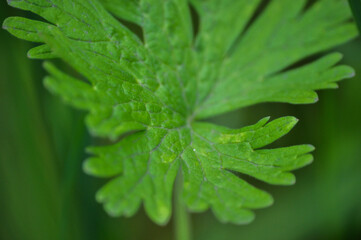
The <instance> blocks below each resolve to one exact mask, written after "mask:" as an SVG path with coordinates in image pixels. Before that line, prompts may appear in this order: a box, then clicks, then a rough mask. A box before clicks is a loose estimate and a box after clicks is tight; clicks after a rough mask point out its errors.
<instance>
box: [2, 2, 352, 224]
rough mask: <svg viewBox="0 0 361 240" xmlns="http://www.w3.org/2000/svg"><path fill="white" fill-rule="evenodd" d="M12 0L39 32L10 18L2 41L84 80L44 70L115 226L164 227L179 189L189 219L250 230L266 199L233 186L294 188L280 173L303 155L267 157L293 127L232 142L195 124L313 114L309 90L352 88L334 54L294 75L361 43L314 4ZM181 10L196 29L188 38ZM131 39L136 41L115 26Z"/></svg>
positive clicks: (248, 131)
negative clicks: (205, 217)
mask: <svg viewBox="0 0 361 240" xmlns="http://www.w3.org/2000/svg"><path fill="white" fill-rule="evenodd" d="M306 2H307V1H305V0H299V1H292V0H280V1H278V0H277V1H271V2H270V3H268V4H266V5H264V2H262V1H260V0H248V1H245V0H244V1H243V0H242V1H233V0H207V1H206V0H191V1H189V2H188V1H186V0H164V1H154V0H131V1H125V0H87V1H86V0H26V1H25V0H12V1H9V4H10V5H12V6H14V7H17V8H20V9H23V10H28V11H32V12H33V13H35V14H38V15H39V16H41V17H42V18H43V19H44V21H36V20H30V19H26V18H20V17H11V18H8V19H6V20H5V22H4V24H3V27H4V28H5V29H7V30H8V31H9V32H10V33H11V34H13V35H15V36H16V37H19V38H22V39H24V40H27V41H31V42H37V43H40V45H39V46H37V47H35V48H33V49H31V50H30V51H29V52H28V56H29V57H31V58H37V59H51V58H61V59H63V60H64V61H65V62H67V63H68V64H69V65H70V66H71V67H73V68H74V69H75V70H76V71H77V72H78V73H80V75H81V76H82V77H79V78H75V77H73V76H69V75H67V74H65V73H64V72H62V71H60V70H59V69H57V68H56V67H55V66H54V65H53V64H52V63H50V62H45V64H44V66H45V68H46V69H47V71H48V72H49V76H48V77H46V78H45V86H46V87H47V88H48V89H49V90H50V91H51V92H53V93H54V94H56V95H59V96H60V97H62V98H63V99H64V101H65V102H67V103H69V104H71V105H73V106H74V107H77V108H79V109H83V110H86V111H88V115H87V118H86V123H87V126H88V128H89V131H90V132H91V133H92V134H93V135H94V136H99V137H105V138H110V139H113V140H116V139H119V137H121V138H120V140H117V141H116V142H115V143H114V144H112V145H109V146H96V147H90V148H89V149H88V151H89V152H90V153H91V154H92V157H90V158H89V159H87V160H86V161H85V163H84V170H85V172H87V173H89V174H91V175H94V176H98V177H106V178H112V179H111V180H110V181H109V182H108V183H107V184H106V185H105V186H104V187H103V188H102V189H101V190H100V191H99V192H98V193H97V195H96V198H97V200H98V201H99V202H101V203H103V204H104V207H105V209H106V211H107V212H108V213H109V214H110V215H112V216H132V215H134V214H135V212H136V211H137V210H138V209H139V207H140V206H141V204H143V205H144V208H145V210H146V212H147V214H148V215H149V217H150V218H151V219H152V220H153V221H155V222H157V223H158V224H165V223H167V221H168V220H169V218H170V216H171V212H172V210H171V209H172V195H173V184H174V181H175V179H176V176H177V174H182V175H183V179H184V180H183V199H184V202H185V203H186V205H187V207H188V209H189V210H191V211H195V212H200V211H204V210H206V209H209V208H210V209H211V210H212V211H213V212H214V214H215V215H216V216H217V217H218V219H219V220H221V221H222V222H232V223H237V224H243V223H248V222H250V221H252V219H253V218H254V213H253V211H252V210H253V209H257V208H262V207H266V206H269V205H270V204H272V202H273V200H272V197H271V196H270V195H269V194H268V193H266V192H264V191H263V190H260V189H258V188H256V187H254V186H252V185H251V184H249V183H248V182H247V181H246V180H244V179H243V178H242V176H243V175H248V176H251V177H253V178H255V179H258V180H261V181H264V182H266V183H269V184H279V185H291V184H293V183H294V182H295V177H294V175H293V174H292V173H291V172H290V171H292V170H295V169H298V168H300V167H303V166H305V165H307V164H309V163H310V162H311V161H312V156H311V155H310V152H311V151H313V149H314V148H313V147H312V146H310V145H297V146H291V147H284V148H273V149H272V148H271V149H266V148H264V147H266V146H267V145H269V144H271V143H272V142H274V141H276V140H277V139H279V138H280V137H282V136H283V135H285V134H287V133H288V132H289V131H290V130H291V129H292V128H293V127H294V125H295V124H296V122H297V120H296V119H295V118H293V117H283V118H279V119H276V120H273V121H270V122H269V118H264V119H262V120H260V121H259V122H258V123H256V124H254V125H251V126H248V127H243V128H240V129H228V128H225V127H221V126H217V125H214V124H211V123H206V122H204V121H201V120H203V119H205V118H207V117H210V116H214V115H217V114H221V113H224V112H227V111H231V110H235V109H238V108H241V107H245V106H249V105H253V104H257V103H262V102H286V103H297V104H298V103H313V102H315V101H316V100H317V94H316V93H315V90H319V89H325V88H335V87H336V86H337V85H336V83H337V82H338V81H340V80H342V79H344V78H348V77H351V76H353V74H354V73H353V70H352V69H351V68H350V67H348V66H339V65H337V63H338V62H339V61H340V59H341V55H340V54H338V53H330V54H327V55H326V56H323V57H321V58H318V59H316V60H314V61H311V62H309V63H307V64H304V65H302V64H301V66H300V64H299V61H301V60H303V59H305V58H307V57H310V56H314V55H315V54H319V53H320V52H323V51H326V50H328V49H330V48H332V47H334V46H336V45H338V44H341V43H343V42H345V41H348V40H350V39H352V38H353V37H355V36H356V35H357V31H356V28H355V26H354V24H353V23H352V22H350V21H349V20H350V17H351V15H350V12H349V9H348V6H347V2H346V1H343V0H319V1H316V3H315V4H313V5H312V6H310V7H309V8H307V9H305V6H306ZM189 4H191V5H192V6H193V7H194V9H195V10H196V12H197V14H198V15H199V19H200V26H199V30H198V32H197V33H196V31H195V29H197V27H196V26H194V25H193V24H192V16H191V11H190V8H189ZM115 17H117V18H120V19H121V20H123V21H128V22H131V23H133V24H136V25H138V26H140V27H141V28H142V30H143V35H144V39H142V38H141V37H139V36H137V35H135V34H134V33H133V32H132V31H130V30H129V29H128V28H127V27H125V26H124V25H123V24H122V23H121V21H118V20H117V19H116V18H115Z"/></svg>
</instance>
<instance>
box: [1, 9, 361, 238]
mask: <svg viewBox="0 0 361 240" xmlns="http://www.w3.org/2000/svg"><path fill="white" fill-rule="evenodd" d="M12 11H13V10H11V9H10V8H8V7H7V6H6V5H5V3H4V2H2V3H1V6H0V13H1V19H2V18H5V16H8V15H14V14H17V15H18V14H19V13H18V12H16V13H15V11H13V12H12ZM0 43H1V44H0V53H1V55H0V72H1V77H0V111H1V117H0V123H1V125H0V129H1V130H0V139H1V140H0V146H1V151H0V158H1V159H0V180H1V181H0V196H1V197H0V212H1V214H0V239H4V240H5V239H6V240H42V239H44V240H45V239H87V240H92V239H94V240H96V239H104V240H113V239H134V240H135V239H137V240H139V239H149V236H153V238H154V239H164V240H165V239H170V238H171V236H172V235H171V233H170V229H169V227H158V226H155V225H154V224H153V223H151V222H150V221H149V220H148V219H147V218H146V217H145V215H144V213H140V214H138V215H137V216H136V218H134V219H130V220H129V219H127V220H123V219H112V218H109V217H108V216H106V215H105V214H103V212H102V211H101V210H100V209H99V206H98V205H96V204H94V201H93V199H92V196H93V194H94V192H95V191H96V189H97V188H98V187H99V186H96V185H97V184H96V183H94V182H93V181H92V179H91V178H87V177H86V176H84V175H83V174H82V173H81V171H80V168H81V162H80V161H81V160H82V159H83V158H84V157H85V156H84V153H83V146H84V145H86V144H88V143H89V141H90V140H89V138H88V136H87V134H86V132H85V131H84V126H83V124H82V121H83V116H82V114H78V113H76V112H74V111H72V110H71V109H69V108H68V107H65V106H63V104H62V103H61V102H60V101H58V100H57V99H56V98H54V97H52V96H50V95H49V94H47V93H46V91H44V89H43V86H42V84H41V78H42V77H43V76H44V72H43V70H42V68H41V66H40V65H41V64H40V63H39V62H35V63H34V62H30V61H29V60H28V59H26V57H25V56H24V54H23V53H24V51H25V50H26V49H27V48H28V47H29V46H30V45H28V44H25V43H23V42H21V41H17V40H14V39H13V38H11V37H10V36H8V34H7V33H6V32H4V31H1V32H0ZM339 51H340V52H342V53H344V54H345V59H344V62H345V63H347V64H349V65H351V66H353V67H354V68H355V69H356V72H361V62H360V58H359V56H360V55H361V42H360V41H359V40H357V41H354V42H352V43H350V44H348V45H346V46H344V47H342V48H340V49H339ZM64 69H65V70H67V69H66V68H65V67H64ZM67 71H68V72H69V70H67ZM70 72H71V71H70ZM359 79H360V78H359V77H356V78H355V79H352V80H349V81H346V82H344V83H343V86H342V87H341V90H339V91H335V92H327V93H326V92H322V93H321V95H322V96H321V101H320V104H317V105H314V106H311V107H310V106H308V107H300V106H286V105H282V104H279V105H259V106H255V107H250V108H246V109H244V110H242V111H237V112H234V113H232V114H229V115H225V116H221V117H218V118H216V119H213V121H214V122H217V123H220V122H221V123H224V124H227V125H228V126H230V127H240V126H244V125H248V124H251V123H252V122H255V121H256V120H258V119H260V118H261V117H262V116H264V115H270V116H272V117H278V116H283V115H285V114H290V113H292V114H293V115H295V116H296V117H297V118H299V119H301V120H302V121H301V122H300V125H299V126H298V127H296V128H295V131H294V133H293V134H291V135H289V136H288V137H286V139H285V140H284V141H287V143H290V142H291V143H294V144H298V143H300V142H311V143H312V144H314V145H317V146H318V149H317V151H316V152H315V163H314V164H313V166H312V167H311V168H308V169H305V170H302V171H299V172H298V175H299V176H300V177H299V179H300V181H299V182H298V183H297V184H296V186H295V187H294V188H292V189H291V190H290V189H283V188H274V187H273V188H272V189H273V191H274V190H275V189H276V194H275V195H276V199H277V201H276V202H275V206H274V207H273V208H270V209H267V210H262V211H258V213H259V214H258V217H257V219H256V221H255V222H254V223H253V224H251V225H247V226H245V227H239V226H232V225H224V224H221V223H219V222H217V221H216V220H215V219H214V218H213V217H212V215H209V214H205V215H199V216H196V217H194V218H193V224H194V232H195V239H200V240H202V239H207V240H208V239H235V240H236V239H275V240H276V239H277V240H278V239H285V240H286V239H287V240H288V239H290V240H292V239H306V238H307V239H359V238H360V236H361V233H360V229H361V224H360V223H361V208H360V204H359V203H360V201H361V196H360V194H361V193H360V191H359V185H360V184H361V179H360V175H361V170H360V158H361V157H360V156H361V152H360V151H361V150H360V145H361V140H360V138H361V137H360V136H361V128H360V124H359V123H360V122H361V112H360V110H359V109H360V107H359V106H360V103H361V95H360V94H359V93H360V91H361V84H360V80H359ZM283 143H285V142H283ZM85 182H86V184H85ZM252 183H253V182H252ZM254 184H256V185H260V184H259V183H257V182H254ZM262 187H265V188H267V186H262ZM135 226H136V227H135ZM139 229H142V231H139Z"/></svg>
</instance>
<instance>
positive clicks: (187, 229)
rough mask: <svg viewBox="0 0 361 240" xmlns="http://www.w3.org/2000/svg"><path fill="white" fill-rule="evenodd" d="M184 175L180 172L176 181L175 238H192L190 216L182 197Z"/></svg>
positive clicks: (188, 239)
mask: <svg viewBox="0 0 361 240" xmlns="http://www.w3.org/2000/svg"><path fill="white" fill-rule="evenodd" d="M182 189H183V177H182V174H181V173H179V174H178V176H177V179H176V183H175V196H174V197H175V198H174V199H175V200H174V231H175V240H191V224H190V216H189V213H188V211H187V208H186V206H185V204H184V202H183V199H182Z"/></svg>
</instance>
